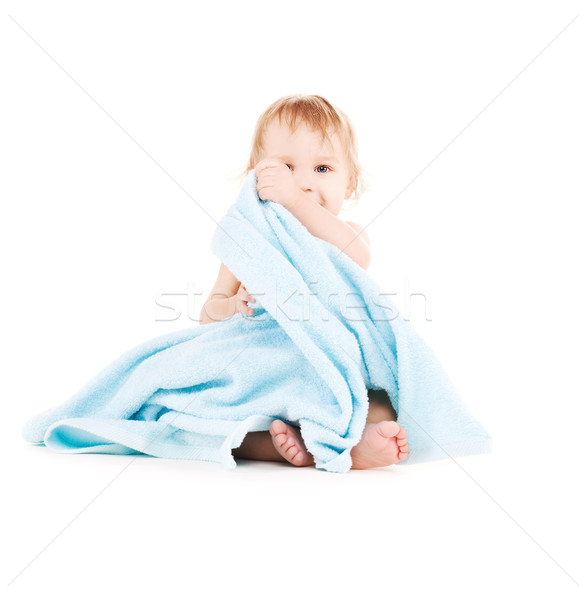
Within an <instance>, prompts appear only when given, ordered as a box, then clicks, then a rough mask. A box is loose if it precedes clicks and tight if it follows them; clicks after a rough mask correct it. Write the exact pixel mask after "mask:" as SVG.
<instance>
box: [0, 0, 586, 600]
mask: <svg viewBox="0 0 586 600" xmlns="http://www.w3.org/2000/svg"><path fill="white" fill-rule="evenodd" d="M581 9H582V6H581V5H580V3H578V2H564V1H557V2H487V3H466V2H442V3H441V4H440V3H432V2H424V3H422V2H417V3H398V2H388V3H380V2H374V1H372V0H362V1H361V2H355V1H353V2H345V1H342V2H341V1H336V2H329V1H328V2H325V1H321V2H320V1H317V2H316V1H313V2H306V1H299V0H298V1H297V2H294V3H292V2H291V3H290V2H288V3H277V2H264V1H263V2H260V1H250V2H215V3H211V2H208V3H205V4H204V3H200V2H193V3H187V2H186V3H182V2H165V3H163V2H159V3H156V2H142V3H138V2H135V3H119V2H100V3H92V5H87V4H86V3H74V2H70V3H67V2H52V3H38V4H33V3H30V2H4V3H2V11H1V14H0V52H1V56H2V63H1V68H2V72H1V73H0V76H1V85H2V92H1V94H0V102H1V114H0V118H1V130H0V131H1V133H0V135H1V152H2V155H1V172H2V177H1V186H2V188H1V190H0V193H1V199H2V220H1V232H0V233H1V244H2V248H1V251H2V261H3V269H2V273H3V276H2V294H1V295H0V301H1V302H2V305H1V308H2V324H3V325H2V327H3V334H2V338H3V350H4V352H3V356H2V366H3V369H2V371H3V385H2V387H3V412H4V418H3V419H2V444H3V452H2V459H3V473H4V479H5V487H4V490H5V491H4V494H3V498H2V502H3V504H4V507H3V510H2V516H3V517H4V519H5V522H4V523H3V532H5V533H4V534H3V536H2V542H3V553H4V556H3V557H2V577H3V581H2V585H3V586H6V585H8V583H9V582H11V583H10V585H9V587H8V588H5V590H6V591H7V593H8V596H7V597H11V598H31V597H33V594H41V593H46V592H49V591H51V590H58V591H59V593H60V596H61V597H63V598H77V597H87V598H98V597H103V596H105V595H106V596H107V597H112V598H122V597H125V596H126V595H129V596H131V597H139V596H140V597H144V598H155V597H157V598H158V597H163V595H164V596H165V597H173V596H175V595H177V594H181V595H182V596H190V597H198V598H199V597H203V598H224V597H226V598H227V597H237V596H239V597H240V596H243V597H247V594H254V595H255V597H259V598H273V597H274V596H276V597H281V598H297V597H304V598H316V597H318V596H320V597H321V596H324V597H339V598H351V597H357V596H358V595H359V594H360V595H363V594H364V597H369V595H370V596H372V595H377V596H378V595H381V594H382V595H383V596H384V597H400V596H404V597H407V598H429V597H431V596H432V594H433V597H435V596H436V595H438V594H441V595H444V594H448V593H449V594H450V597H452V598H471V597H474V598H490V597H494V596H495V595H497V594H498V596H499V597H504V598H515V597H519V596H522V597H532V598H540V597H556V598H574V597H577V596H578V595H579V593H580V592H581V591H582V590H583V587H579V586H578V585H577V583H576V582H578V583H580V584H582V586H583V584H584V581H585V579H586V578H585V573H584V564H586V561H584V539H585V534H586V531H585V530H584V520H583V516H582V512H583V511H581V510H579V507H580V506H583V505H584V500H585V498H584V495H583V494H582V495H581V496H580V493H581V492H580V491H579V490H580V487H581V483H583V480H584V467H583V458H584V445H583V442H582V440H583V439H584V401H585V399H586V398H585V396H586V394H585V390H584V378H583V372H584V361H585V358H586V357H585V352H584V339H585V334H586V327H585V319H584V308H583V298H584V291H585V289H584V287H585V286H584V255H585V247H584V246H585V244H584V216H583V215H584V213H583V211H582V207H583V205H584V202H585V200H586V197H585V186H584V167H585V164H586V162H585V159H586V156H585V154H586V153H585V149H584V140H585V134H586V131H585V126H584V125H585V121H584V108H583V107H584V106H586V94H585V85H584V83H585V82H584V72H585V69H584V67H585V65H584V60H583V58H581V57H583V56H585V53H584V51H585V48H584V42H585V40H586V36H585V31H584V30H585V19H586V16H584V15H581V16H579V17H578V18H577V19H576V20H574V21H573V22H572V20H573V19H574V17H576V16H577V15H579V14H580V12H581ZM568 24H569V25H568ZM558 34H559V35H558ZM556 36H557V37H556ZM552 40H553V41H552ZM290 93H316V94H320V95H323V96H324V97H326V98H327V99H329V100H330V101H331V102H332V103H334V104H335V105H337V106H339V107H340V108H341V109H342V110H344V111H345V112H346V113H347V114H348V115H349V117H350V118H351V120H352V122H353V123H354V125H355V127H356V130H357V133H358V143H359V153H360V160H361V162H362V164H363V166H364V167H365V169H366V172H367V176H368V181H369V184H370V189H369V191H368V193H366V194H365V195H364V196H363V197H362V199H361V200H360V203H359V206H358V207H357V208H355V209H354V210H352V211H349V212H347V213H342V214H341V215H340V216H342V218H346V219H348V220H353V221H357V222H359V223H361V224H362V225H367V224H368V227H367V232H368V234H369V236H370V239H371V248H372V256H373V260H372V265H371V267H370V268H369V272H370V273H371V274H372V276H373V277H374V278H375V279H376V280H377V282H378V283H379V285H380V286H381V288H382V289H383V290H385V291H396V292H398V295H397V303H398V305H399V308H400V309H401V310H402V311H403V312H409V311H410V314H411V321H412V323H413V325H414V327H415V328H416V329H417V330H418V331H419V332H420V333H421V335H422V336H423V337H424V338H425V339H426V340H427V341H428V343H429V344H430V345H431V347H432V348H433V349H434V351H435V352H436V354H437V355H438V357H439V358H440V360H441V362H442V363H443V364H444V366H445V368H446V370H447V371H448V373H449V374H450V377H451V378H452V380H453V382H454V383H455V385H456V387H457V388H458V390H459V391H460V392H461V394H462V396H463V398H464V400H465V402H466V404H467V405H468V406H469V407H470V409H471V410H472V411H473V412H474V414H475V415H476V416H477V417H478V418H479V420H480V421H481V422H482V423H483V424H484V425H485V427H486V428H487V429H488V430H489V431H490V433H491V434H492V436H493V438H494V451H493V453H492V454H490V455H485V456H472V457H466V458H461V459H457V460H444V461H439V462H434V463H428V464H423V465H415V466H405V467H403V468H400V467H390V468H386V469H377V470H373V471H351V472H350V473H347V474H344V475H334V474H330V473H326V472H322V471H317V470H315V469H295V468H293V467H287V466H284V465H278V464H275V463H255V462H243V463H241V464H240V465H239V466H238V468H237V469H235V470H234V471H226V470H223V469H222V467H220V466H219V465H215V464H209V463H191V462H186V461H173V460H162V459H153V458H149V457H146V456H140V457H128V456H126V457H124V456H104V455H89V454H88V455H77V456H75V455H64V454H55V453H52V452H50V451H49V450H47V449H46V448H42V447H35V446H31V445H28V444H26V443H25V442H24V441H23V440H22V438H21V437H20V428H21V426H22V424H23V423H24V422H25V421H26V420H27V419H29V418H30V417H32V416H33V415H35V414H36V413H38V412H40V411H41V410H44V409H46V408H48V407H51V406H55V405H58V404H60V403H61V402H63V401H65V400H66V399H67V398H69V397H70V396H71V395H72V394H73V393H74V392H76V391H77V389H78V388H79V387H81V385H83V384H84V383H85V382H86V381H87V380H88V379H89V378H90V377H92V376H93V375H94V374H95V373H96V372H97V371H99V370H100V369H101V368H102V367H103V366H105V365H106V364H108V363H109V362H111V361H112V360H113V359H114V358H116V357H117V356H118V355H120V354H121V353H123V352H124V351H126V350H127V349H129V348H131V347H134V346H135V345H137V344H138V343H140V342H142V341H143V340H146V339H149V338H151V337H154V336H157V335H161V334H163V333H165V332H167V331H172V330H176V329H183V328H186V327H193V326H194V325H197V322H194V321H193V320H191V319H190V314H191V318H192V319H194V318H198V316H199V309H200V307H201V304H202V302H203V299H204V298H205V296H206V295H207V293H208V292H209V289H210V287H211V285H212V284H213V282H214V280H215V277H216V274H217V269H218V266H219V260H218V259H217V258H216V257H215V256H214V255H213V254H212V253H211V250H210V240H211V237H212V234H213V232H214V228H215V226H216V222H217V221H218V220H219V219H220V218H221V217H222V216H223V215H224V214H225V212H226V210H227V209H228V207H229V206H230V204H231V203H232V202H233V201H234V199H235V194H236V192H237V191H238V189H239V183H238V180H237V179H236V177H237V175H238V172H239V170H240V169H242V168H243V167H244V166H245V163H246V160H247V155H248V152H249V149H250V141H251V137H252V132H253V128H254V124H255V122H256V119H257V118H258V116H259V115H260V113H261V112H262V111H263V110H264V109H265V108H266V107H267V106H268V105H269V104H270V103H272V102H273V101H274V100H276V99H277V98H279V97H281V96H283V95H286V94H290ZM406 186H407V187H406ZM383 211H384V212H383ZM162 293H179V294H185V295H186V296H183V297H184V298H186V297H187V295H189V298H190V299H191V302H192V305H191V312H190V313H189V312H188V311H187V300H186V301H185V306H183V307H181V306H180V304H181V303H180V302H179V301H177V304H176V306H177V308H182V310H181V315H180V317H179V318H178V319H176V320H174V321H169V320H165V319H166V318H167V317H168V315H169V311H163V310H162V309H161V307H159V306H157V304H156V300H157V298H159V297H160V294H162ZM412 293H424V294H425V295H426V299H427V300H426V301H427V308H428V319H427V320H426V317H425V311H424V306H423V299H422V297H421V296H416V297H414V298H413V299H412V303H411V304H410V303H409V295H410V294H412ZM198 294H199V295H198ZM178 298H181V297H178ZM31 561H32V562H31ZM23 569H24V571H23ZM14 577H16V579H14Z"/></svg>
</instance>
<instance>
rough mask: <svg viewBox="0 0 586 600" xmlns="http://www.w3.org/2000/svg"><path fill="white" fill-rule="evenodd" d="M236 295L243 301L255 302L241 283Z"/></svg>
mask: <svg viewBox="0 0 586 600" xmlns="http://www.w3.org/2000/svg"><path fill="white" fill-rule="evenodd" d="M236 295H237V296H238V298H240V300H243V301H244V302H256V300H255V299H254V298H253V297H252V296H251V295H250V294H249V293H248V291H247V290H246V288H245V287H244V286H243V285H240V289H239V290H238V292H237V294H236Z"/></svg>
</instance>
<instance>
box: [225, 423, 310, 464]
mask: <svg viewBox="0 0 586 600" xmlns="http://www.w3.org/2000/svg"><path fill="white" fill-rule="evenodd" d="M233 454H234V457H235V458H246V459H250V460H276V461H280V462H289V463H291V464H292V465H295V466H296V467H308V466H310V465H313V464H315V462H314V460H313V457H312V456H311V454H310V453H309V452H308V451H307V448H306V447H305V443H304V442H303V438H302V437H301V432H300V430H299V427H293V426H292V425H287V424H286V423H283V421H280V420H278V419H276V420H274V421H273V422H272V423H271V427H270V429H269V431H253V432H250V433H248V434H246V437H245V438H244V440H243V441H242V444H241V445H240V447H239V448H235V449H234V452H233Z"/></svg>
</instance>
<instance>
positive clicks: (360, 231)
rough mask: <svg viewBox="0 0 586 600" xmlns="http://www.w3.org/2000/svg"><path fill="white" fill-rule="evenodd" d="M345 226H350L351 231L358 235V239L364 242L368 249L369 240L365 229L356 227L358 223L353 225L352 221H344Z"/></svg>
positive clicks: (359, 226)
mask: <svg viewBox="0 0 586 600" xmlns="http://www.w3.org/2000/svg"><path fill="white" fill-rule="evenodd" d="M346 225H350V227H352V229H354V231H356V233H358V234H359V236H360V238H361V239H363V240H364V241H365V242H366V245H367V246H368V247H370V239H369V237H368V234H367V233H366V229H364V228H363V227H362V226H361V225H358V223H354V222H353V221H346Z"/></svg>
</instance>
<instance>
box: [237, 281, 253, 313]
mask: <svg viewBox="0 0 586 600" xmlns="http://www.w3.org/2000/svg"><path fill="white" fill-rule="evenodd" d="M232 297H233V298H234V303H235V307H236V312H241V313H242V314H243V315H253V314H254V308H250V307H249V306H246V303H247V302H256V300H255V299H254V298H253V297H252V296H251V295H250V294H249V293H248V292H247V291H246V288H245V287H244V286H243V285H242V284H240V287H239V288H238V291H237V292H236V294H235V295H234V296H232Z"/></svg>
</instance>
